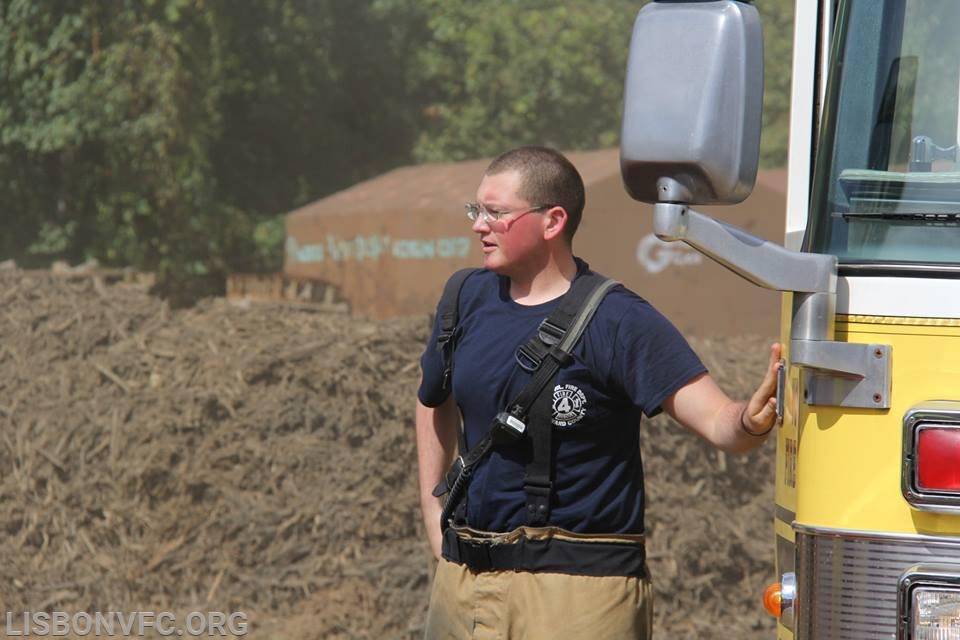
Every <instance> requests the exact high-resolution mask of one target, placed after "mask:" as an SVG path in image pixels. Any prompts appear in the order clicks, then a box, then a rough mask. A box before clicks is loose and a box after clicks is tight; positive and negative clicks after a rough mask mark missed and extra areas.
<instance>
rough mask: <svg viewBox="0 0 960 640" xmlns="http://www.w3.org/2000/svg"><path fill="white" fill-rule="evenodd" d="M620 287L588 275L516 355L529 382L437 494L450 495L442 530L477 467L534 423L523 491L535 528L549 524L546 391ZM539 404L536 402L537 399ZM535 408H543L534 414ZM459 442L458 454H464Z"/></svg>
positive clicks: (549, 409)
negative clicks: (601, 306) (495, 447)
mask: <svg viewBox="0 0 960 640" xmlns="http://www.w3.org/2000/svg"><path fill="white" fill-rule="evenodd" d="M616 284H617V283H616V282H615V281H613V280H609V279H607V278H604V277H603V276H601V275H599V274H595V273H591V272H588V273H585V274H583V275H581V276H580V277H578V278H576V279H575V280H574V281H573V284H572V285H571V287H570V291H568V292H567V294H566V295H565V296H564V297H563V299H562V300H561V301H560V304H559V305H558V306H557V308H556V309H555V310H554V312H553V313H551V314H550V317H548V318H547V319H546V320H544V321H543V322H542V323H540V328H539V330H538V332H537V335H536V336H534V338H532V339H531V340H530V341H529V342H528V343H526V344H525V345H523V346H521V347H520V348H519V349H518V350H517V354H516V358H517V362H518V364H519V365H520V366H521V367H522V368H523V369H525V370H526V371H529V372H530V373H531V377H530V380H529V381H528V382H527V384H526V385H525V386H524V388H523V389H522V390H521V391H520V393H519V394H518V395H517V397H516V399H515V400H514V401H513V402H511V403H510V404H509V405H508V407H507V409H506V410H504V411H501V412H500V413H498V414H497V416H496V417H495V418H494V421H493V424H492V425H491V427H490V430H489V431H488V432H487V435H486V436H484V437H483V439H481V440H480V442H478V443H477V444H476V446H474V447H473V448H472V449H471V450H470V451H469V452H467V454H466V455H461V457H459V458H458V459H457V461H456V463H455V464H454V466H453V467H452V468H451V469H450V472H449V473H448V474H447V477H446V480H445V482H443V483H441V485H440V486H438V487H437V489H435V490H434V495H443V493H444V492H445V491H444V490H447V491H448V492H449V494H448V496H447V500H446V502H445V503H444V508H443V513H442V515H441V527H442V528H443V529H444V530H446V528H447V527H448V526H449V524H450V519H451V517H452V516H453V515H454V512H455V510H456V509H457V506H458V505H459V503H460V500H461V499H462V497H463V493H464V492H465V490H466V485H467V483H468V482H469V479H470V476H471V475H472V473H473V469H474V467H475V465H476V464H477V463H478V462H479V461H480V460H481V459H483V457H484V456H486V455H487V453H489V451H490V449H491V447H492V446H493V445H494V444H497V443H511V442H516V441H519V440H520V439H521V438H522V437H523V436H524V435H525V433H526V431H527V424H528V423H530V422H532V426H531V433H532V436H531V441H532V443H533V444H532V447H533V461H532V462H531V463H530V465H528V466H527V472H526V476H525V478H524V490H525V492H526V493H527V515H528V521H529V523H530V524H531V525H532V526H539V524H538V523H540V524H542V523H545V522H546V520H547V518H548V516H549V511H550V496H551V493H552V486H553V485H552V481H551V469H552V466H553V453H552V431H553V427H552V423H551V415H552V401H551V394H544V393H543V391H544V389H545V388H546V387H547V385H548V383H549V382H550V381H551V380H553V379H554V377H556V374H557V372H558V371H559V370H560V368H561V367H565V366H567V365H568V364H570V362H571V361H572V358H573V356H572V355H571V353H572V351H573V348H574V346H575V345H576V343H577V341H578V340H579V339H580V336H581V334H582V333H583V330H584V329H585V328H586V326H587V324H588V323H589V322H590V319H591V318H592V317H593V314H594V312H595V311H596V309H597V306H598V305H599V304H600V302H601V301H602V300H603V297H604V296H605V295H606V293H607V292H608V291H609V290H610V288H611V287H613V286H614V285H616ZM538 399H540V402H539V403H537V400H538ZM535 403H537V404H539V405H541V406H542V407H543V408H541V409H540V410H538V411H535V412H534V413H533V417H535V418H536V420H535V421H531V419H530V414H531V409H532V408H534V406H535ZM462 445H463V443H462V442H461V448H460V451H461V452H463V451H464V450H465V449H464V447H463V446H462Z"/></svg>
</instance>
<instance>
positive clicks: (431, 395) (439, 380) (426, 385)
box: [417, 305, 450, 407]
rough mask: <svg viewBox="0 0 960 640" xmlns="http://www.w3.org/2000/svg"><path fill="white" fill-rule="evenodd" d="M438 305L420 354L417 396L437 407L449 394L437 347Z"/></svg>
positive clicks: (425, 403) (428, 405) (438, 332)
mask: <svg viewBox="0 0 960 640" xmlns="http://www.w3.org/2000/svg"><path fill="white" fill-rule="evenodd" d="M439 318H440V313H439V305H438V309H437V314H436V319H435V320H434V321H433V330H432V331H431V332H430V339H429V340H427V346H426V348H425V349H424V351H423V355H421V356H420V371H421V372H422V375H421V378H420V389H419V390H418V391H417V398H418V399H419V400H420V402H421V403H423V404H424V405H425V406H427V407H438V406H440V405H441V404H443V402H444V401H445V400H446V399H447V397H448V396H449V395H450V385H447V388H446V389H444V387H443V370H444V366H443V354H442V353H441V352H440V350H439V349H437V336H438V335H439V334H440V320H439Z"/></svg>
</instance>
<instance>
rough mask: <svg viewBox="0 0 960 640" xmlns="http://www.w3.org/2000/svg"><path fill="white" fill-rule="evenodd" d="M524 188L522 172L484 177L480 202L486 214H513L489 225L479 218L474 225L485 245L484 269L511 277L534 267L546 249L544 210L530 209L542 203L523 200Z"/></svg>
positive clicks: (478, 194)
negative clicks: (487, 212) (522, 191)
mask: <svg viewBox="0 0 960 640" xmlns="http://www.w3.org/2000/svg"><path fill="white" fill-rule="evenodd" d="M521 185H522V178H521V175H520V172H519V171H507V172H505V173H496V174H493V175H486V176H484V177H483V180H481V181H480V187H479V188H478V189H477V203H478V204H479V205H480V206H482V207H484V208H485V209H486V210H487V211H489V212H491V213H493V214H496V213H499V212H504V211H510V212H511V213H508V214H506V215H504V216H502V217H501V218H500V219H499V220H494V221H490V222H488V221H487V220H485V219H484V217H483V216H479V217H478V218H477V219H476V220H475V221H474V223H473V231H474V232H475V233H476V234H477V235H479V236H480V242H481V244H482V250H483V266H484V267H485V268H487V269H489V270H490V271H493V272H494V273H499V274H501V275H505V276H510V277H516V276H521V275H524V271H525V270H526V269H530V268H535V265H536V264H537V263H538V262H539V260H538V258H539V257H540V256H541V255H542V254H543V253H544V252H545V250H546V242H545V240H544V234H543V230H544V229H543V228H544V218H543V216H542V215H541V214H542V210H533V211H532V210H531V208H532V207H536V206H539V205H541V204H542V203H539V202H527V201H526V200H525V199H524V198H522V197H520V195H518V194H519V193H520V187H521Z"/></svg>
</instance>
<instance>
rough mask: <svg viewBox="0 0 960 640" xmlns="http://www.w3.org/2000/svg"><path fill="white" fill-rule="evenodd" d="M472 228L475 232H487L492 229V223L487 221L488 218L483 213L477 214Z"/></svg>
mask: <svg viewBox="0 0 960 640" xmlns="http://www.w3.org/2000/svg"><path fill="white" fill-rule="evenodd" d="M470 228H471V229H472V230H473V231H474V232H475V233H486V232H487V231H490V225H489V224H488V223H487V219H486V217H485V216H484V215H483V214H480V215H478V216H477V219H476V220H474V221H473V224H472V225H471V226H470Z"/></svg>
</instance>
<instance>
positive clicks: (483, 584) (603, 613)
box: [424, 559, 653, 640]
mask: <svg viewBox="0 0 960 640" xmlns="http://www.w3.org/2000/svg"><path fill="white" fill-rule="evenodd" d="M652 626H653V593H652V588H651V584H650V581H649V580H648V579H645V578H638V577H633V576H627V577H624V576H602V577H596V576H580V575H567V574H560V573H529V572H523V571H485V572H479V573H474V572H472V571H470V569H468V568H467V567H465V566H463V565H459V564H456V563H453V562H449V561H447V560H443V559H441V560H440V564H439V565H438V567H437V572H436V576H435V578H434V581H433V589H432V591H431V594H430V609H429V612H428V613H427V623H426V630H425V633H424V638H425V639H426V640H448V639H449V640H463V639H467V638H469V639H472V640H493V639H497V640H509V639H516V640H564V639H568V638H569V639H573V640H576V639H579V638H585V639H587V640H607V639H610V640H650V638H651V637H652Z"/></svg>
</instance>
